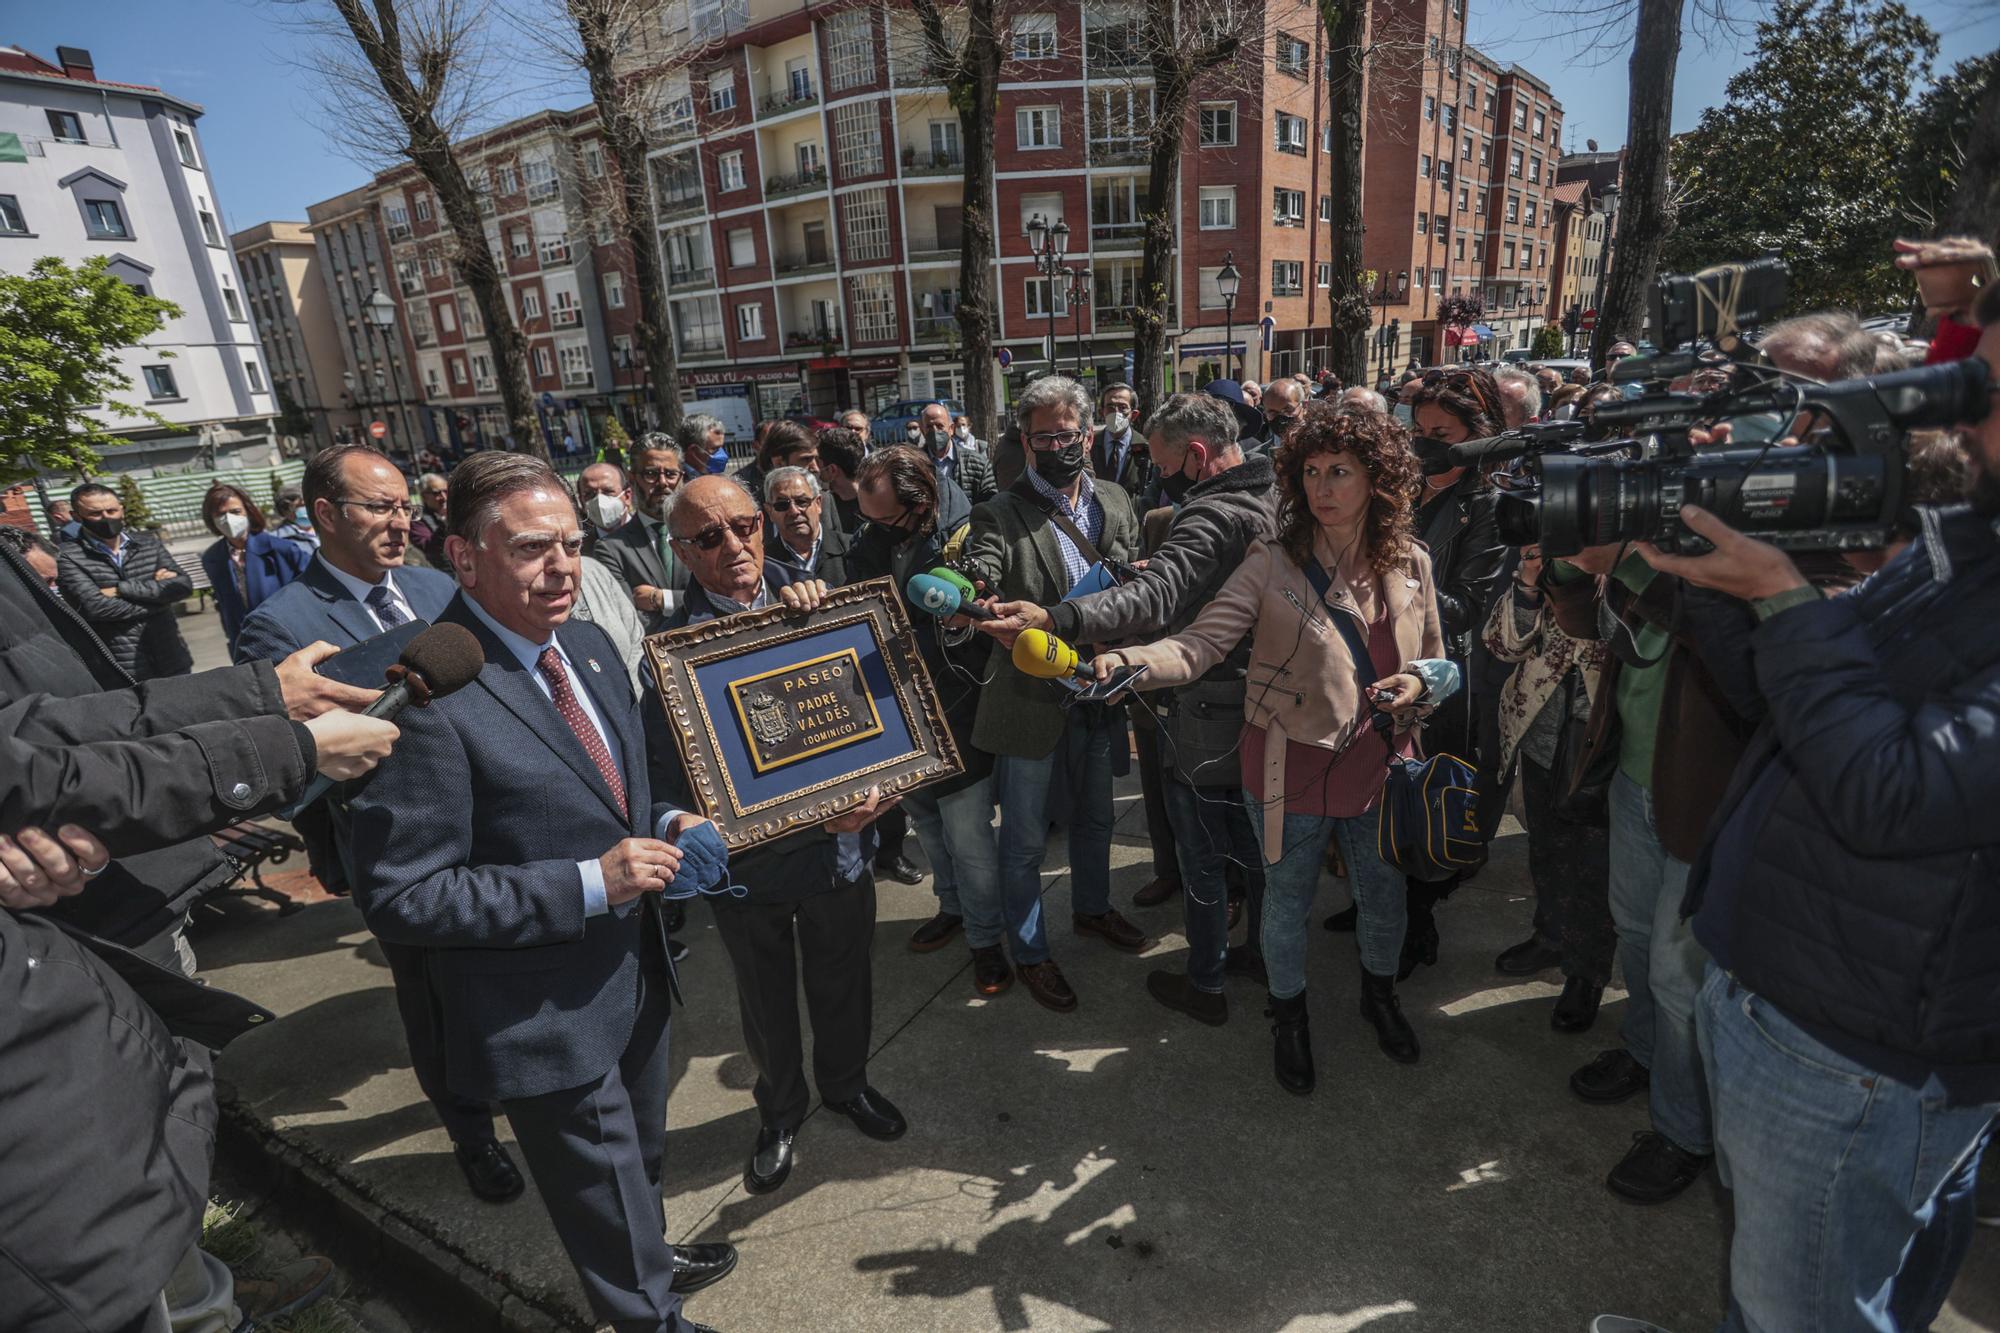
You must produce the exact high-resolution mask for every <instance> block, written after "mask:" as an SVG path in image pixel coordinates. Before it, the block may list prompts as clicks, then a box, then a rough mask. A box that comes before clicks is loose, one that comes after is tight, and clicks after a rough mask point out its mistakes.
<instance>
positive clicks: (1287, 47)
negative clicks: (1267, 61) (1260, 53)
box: [1277, 32, 1312, 79]
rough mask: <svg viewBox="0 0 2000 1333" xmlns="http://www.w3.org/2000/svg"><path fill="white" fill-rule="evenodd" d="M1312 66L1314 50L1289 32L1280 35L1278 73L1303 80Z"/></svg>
mask: <svg viewBox="0 0 2000 1333" xmlns="http://www.w3.org/2000/svg"><path fill="white" fill-rule="evenodd" d="M1311 64H1312V48H1311V47H1309V46H1307V45H1306V44H1305V43H1304V42H1302V41H1300V40H1299V39H1298V38H1296V37H1294V36H1292V35H1291V34H1290V33H1288V32H1281V33H1279V34H1278V50H1277V65H1278V73H1280V74H1290V75H1292V76H1293V77H1294V78H1300V79H1303V78H1304V77H1305V76H1306V68H1307V67H1308V66H1309V65H1311Z"/></svg>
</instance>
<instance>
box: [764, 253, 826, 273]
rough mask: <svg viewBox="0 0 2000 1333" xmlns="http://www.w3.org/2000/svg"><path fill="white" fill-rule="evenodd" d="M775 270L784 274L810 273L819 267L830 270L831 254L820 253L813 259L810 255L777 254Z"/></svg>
mask: <svg viewBox="0 0 2000 1333" xmlns="http://www.w3.org/2000/svg"><path fill="white" fill-rule="evenodd" d="M776 268H777V271H778V272H780V273H784V274H795V273H812V272H815V271H817V270H820V269H825V270H827V271H828V272H831V271H832V269H833V256H832V255H831V254H827V255H822V256H820V257H819V258H817V259H815V258H813V257H812V256H810V255H798V254H783V255H779V256H778V262H777V264H776Z"/></svg>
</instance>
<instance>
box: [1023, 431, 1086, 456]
mask: <svg viewBox="0 0 2000 1333" xmlns="http://www.w3.org/2000/svg"><path fill="white" fill-rule="evenodd" d="M1082 443H1083V432H1082V431H1080V430H1044V431H1037V432H1035V433H1034V434H1033V435H1030V436H1029V437H1028V444H1029V446H1030V447H1031V448H1033V449H1035V450H1036V451H1037V452H1046V451H1048V450H1050V449H1067V448H1069V447H1070V446H1072V445H1077V444H1082Z"/></svg>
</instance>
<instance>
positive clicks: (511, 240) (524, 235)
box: [507, 227, 535, 259]
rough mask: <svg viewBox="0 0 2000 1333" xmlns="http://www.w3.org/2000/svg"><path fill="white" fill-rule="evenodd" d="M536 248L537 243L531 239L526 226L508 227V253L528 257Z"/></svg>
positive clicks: (518, 257) (516, 256)
mask: <svg viewBox="0 0 2000 1333" xmlns="http://www.w3.org/2000/svg"><path fill="white" fill-rule="evenodd" d="M534 248H535V243H534V242H533V241H532V240H530V239H529V237H528V229H527V228H526V227H509V228H507V253H509V254H511V255H513V256H514V258H516V259H526V258H527V257H528V256H529V254H530V253H532V252H533V250H534Z"/></svg>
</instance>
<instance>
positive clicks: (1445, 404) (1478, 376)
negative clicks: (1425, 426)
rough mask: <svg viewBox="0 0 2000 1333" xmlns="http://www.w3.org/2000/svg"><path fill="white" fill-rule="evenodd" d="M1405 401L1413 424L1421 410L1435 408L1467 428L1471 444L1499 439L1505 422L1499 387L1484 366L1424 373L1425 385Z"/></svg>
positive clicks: (1417, 388)
mask: <svg viewBox="0 0 2000 1333" xmlns="http://www.w3.org/2000/svg"><path fill="white" fill-rule="evenodd" d="M1403 401H1404V402H1406V403H1408V404H1409V405H1410V419H1411V420H1413V421H1414V420H1415V419H1416V411H1417V409H1418V408H1420V407H1435V408H1439V409H1441V410H1443V411H1445V412H1449V413H1450V414H1451V415H1452V416H1454V417H1457V418H1458V420H1459V421H1460V422H1461V423H1463V424H1464V426H1465V429H1466V436H1465V438H1466V439H1468V440H1483V439H1485V438H1487V437H1488V436H1490V435H1498V434H1499V433H1500V430H1501V427H1502V425H1503V424H1504V422H1505V417H1504V416H1503V412H1504V409H1503V408H1502V406H1501V401H1502V400H1501V398H1500V385H1499V384H1498V383H1497V382H1496V381H1495V380H1494V378H1493V372H1492V371H1490V370H1487V369H1486V368H1485V367H1484V366H1454V367H1451V368H1450V369H1447V370H1430V371H1425V372H1424V377H1423V382H1422V383H1421V384H1419V385H1418V386H1417V387H1416V390H1415V392H1413V393H1405V394H1404V395H1403Z"/></svg>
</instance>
